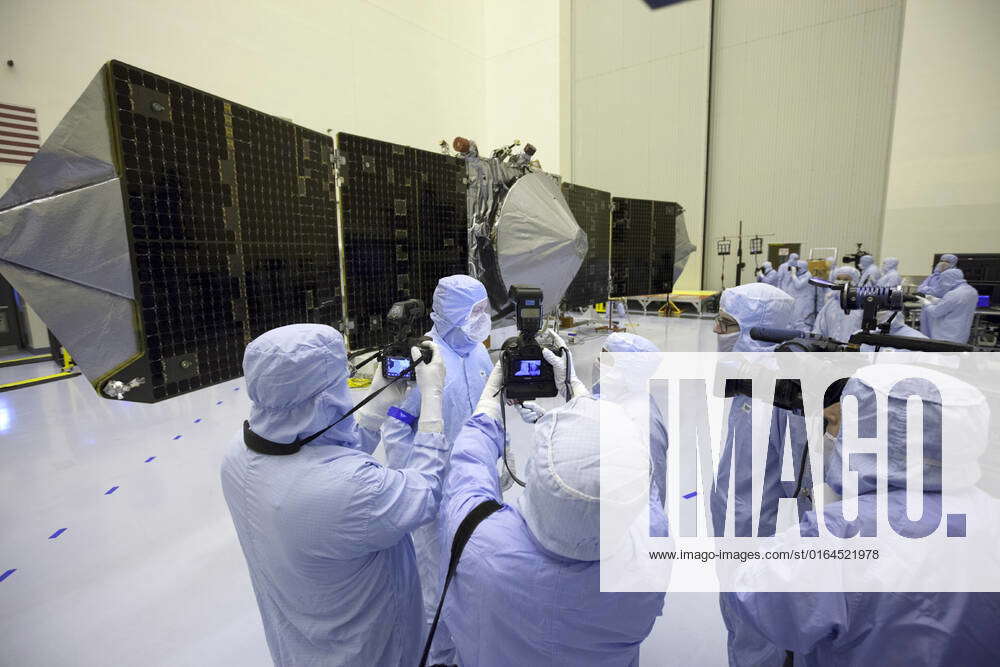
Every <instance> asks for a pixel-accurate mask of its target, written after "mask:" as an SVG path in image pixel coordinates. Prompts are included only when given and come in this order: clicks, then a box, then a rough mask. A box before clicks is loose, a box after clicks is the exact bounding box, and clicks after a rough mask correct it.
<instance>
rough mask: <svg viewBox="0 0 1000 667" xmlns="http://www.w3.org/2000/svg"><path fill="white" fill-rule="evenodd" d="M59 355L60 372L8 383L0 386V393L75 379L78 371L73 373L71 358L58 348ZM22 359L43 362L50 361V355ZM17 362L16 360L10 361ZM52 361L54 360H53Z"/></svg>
mask: <svg viewBox="0 0 1000 667" xmlns="http://www.w3.org/2000/svg"><path fill="white" fill-rule="evenodd" d="M59 351H60V354H61V356H62V370H61V371H60V372H58V373H53V374H51V375H43V376H41V377H37V378H29V379H27V380H18V381H17V382H8V383H6V384H0V392H5V391H13V390H14V389H24V388H25V387H34V386H35V385H38V384H45V383H47V382H55V381H57V380H62V379H64V378H71V377H76V376H77V375H79V374H80V373H79V371H74V370H73V368H74V367H75V366H76V364H74V363H73V358H72V357H71V356H70V355H69V352H67V351H66V348H65V347H62V348H59ZM24 359H35V360H36V361H44V360H46V359H52V355H51V354H40V355H35V356H33V357H24ZM11 361H17V360H11ZM53 361H54V359H53ZM21 363H34V362H33V361H32V362H28V361H23V360H22V361H21ZM7 365H8V366H15V365H17V364H14V363H9V364H7Z"/></svg>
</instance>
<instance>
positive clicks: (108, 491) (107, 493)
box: [104, 486, 118, 496]
mask: <svg viewBox="0 0 1000 667" xmlns="http://www.w3.org/2000/svg"><path fill="white" fill-rule="evenodd" d="M117 490H118V487H117V486H112V487H111V488H110V489H108V490H107V491H105V492H104V495H106V496H110V495H111V494H112V493H114V492H115V491H117Z"/></svg>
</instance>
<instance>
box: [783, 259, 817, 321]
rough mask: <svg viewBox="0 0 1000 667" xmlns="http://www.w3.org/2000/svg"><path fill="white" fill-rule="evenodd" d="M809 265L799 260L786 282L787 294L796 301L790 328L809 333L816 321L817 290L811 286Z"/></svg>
mask: <svg viewBox="0 0 1000 667" xmlns="http://www.w3.org/2000/svg"><path fill="white" fill-rule="evenodd" d="M810 278H812V274H811V273H809V265H808V264H807V263H806V262H805V261H803V260H801V259H800V260H799V261H798V263H797V264H796V267H795V271H794V272H792V273H791V277H790V278H788V279H787V280H786V281H785V292H786V293H787V294H788V295H789V296H790V297H792V298H793V299H795V306H794V307H793V308H792V321H791V322H790V323H789V326H790V328H792V329H800V330H803V331H808V330H809V329H810V328H811V327H812V323H813V320H815V319H816V288H815V287H813V286H812V285H810V284H809V279H810Z"/></svg>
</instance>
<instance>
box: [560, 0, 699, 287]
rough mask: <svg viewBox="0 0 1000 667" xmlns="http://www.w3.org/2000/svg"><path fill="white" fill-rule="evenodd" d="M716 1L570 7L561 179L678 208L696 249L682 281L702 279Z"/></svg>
mask: <svg viewBox="0 0 1000 667" xmlns="http://www.w3.org/2000/svg"><path fill="white" fill-rule="evenodd" d="M709 9H710V4H709V2H708V0H688V1H687V2H682V3H680V4H677V5H672V6H669V7H666V8H663V9H657V10H650V9H649V7H648V6H647V5H646V4H645V3H644V2H643V1H642V0H574V1H573V3H572V33H571V40H572V53H571V71H572V74H571V76H572V91H571V105H572V117H571V119H569V121H570V122H571V128H570V135H571V141H572V150H571V151H570V155H571V164H570V165H563V176H564V177H566V178H567V179H568V180H571V181H572V182H574V183H579V184H581V185H586V186H590V187H596V188H601V189H603V190H609V191H610V192H611V193H612V194H613V195H617V196H623V197H640V198H650V199H662V200H667V201H676V202H679V203H680V204H682V205H683V206H684V208H685V210H686V212H685V222H686V224H687V229H688V234H689V235H690V236H691V240H692V241H693V242H694V243H695V244H696V245H697V246H698V251H697V252H696V253H694V254H693V255H692V256H691V257H690V258H689V259H688V263H687V266H686V268H685V270H684V273H683V274H682V275H681V278H680V280H679V281H678V282H677V285H676V287H677V288H679V289H697V288H698V287H699V286H700V282H701V275H700V274H701V266H700V265H701V234H702V224H703V223H702V220H703V204H704V198H705V178H704V177H705V134H706V97H707V93H708V49H707V45H708V35H709V15H710V14H709Z"/></svg>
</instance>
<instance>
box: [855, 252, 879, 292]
mask: <svg viewBox="0 0 1000 667" xmlns="http://www.w3.org/2000/svg"><path fill="white" fill-rule="evenodd" d="M858 269H860V271H861V277H860V278H858V286H859V287H874V286H875V285H876V283H878V280H879V278H881V277H882V273H881V271H879V270H878V264H876V263H875V258H874V257H872V256H871V255H863V256H862V257H861V259H859V260H858Z"/></svg>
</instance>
